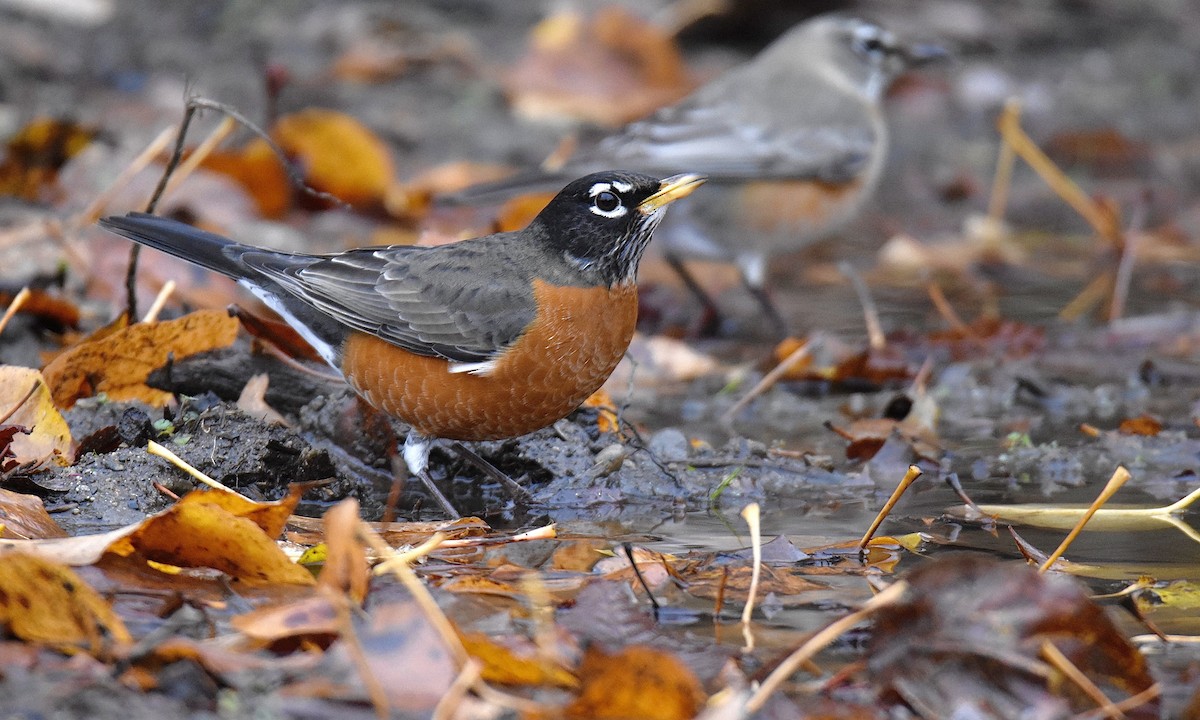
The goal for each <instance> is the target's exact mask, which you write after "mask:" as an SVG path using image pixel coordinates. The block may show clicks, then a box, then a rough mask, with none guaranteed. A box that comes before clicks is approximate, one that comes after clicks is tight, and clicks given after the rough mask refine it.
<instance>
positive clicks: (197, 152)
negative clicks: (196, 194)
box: [159, 117, 237, 202]
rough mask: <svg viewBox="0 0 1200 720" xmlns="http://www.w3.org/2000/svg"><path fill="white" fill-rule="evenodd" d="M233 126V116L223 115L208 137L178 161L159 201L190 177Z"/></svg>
mask: <svg viewBox="0 0 1200 720" xmlns="http://www.w3.org/2000/svg"><path fill="white" fill-rule="evenodd" d="M235 127H237V123H236V121H235V120H234V119H233V118H231V117H225V118H224V119H222V120H221V122H220V123H219V124H218V125H217V126H216V127H215V128H213V131H212V132H210V133H209V134H208V137H206V138H204V139H203V140H201V141H200V144H199V145H197V146H196V147H195V148H194V149H193V150H192V152H191V153H190V154H189V155H188V156H187V159H186V160H183V161H182V162H180V163H179V167H178V169H176V171H175V172H174V173H172V174H171V177H170V178H169V179H168V180H167V184H166V185H165V186H164V187H163V191H162V195H161V196H160V197H159V202H162V198H165V197H167V196H168V195H170V194H171V193H172V192H174V191H175V190H176V189H177V188H178V187H179V186H180V185H181V184H182V183H183V181H184V180H187V179H188V178H189V177H191V175H192V173H194V172H196V169H197V168H199V167H200V164H201V163H203V162H204V161H205V160H207V159H208V156H209V155H212V152H213V150H216V149H217V146H218V145H220V144H221V143H222V142H224V141H225V138H227V137H229V135H230V133H232V132H233V129H234V128H235Z"/></svg>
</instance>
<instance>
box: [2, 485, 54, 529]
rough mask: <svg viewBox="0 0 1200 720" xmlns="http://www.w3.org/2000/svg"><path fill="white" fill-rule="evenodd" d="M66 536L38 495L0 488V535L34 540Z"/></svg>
mask: <svg viewBox="0 0 1200 720" xmlns="http://www.w3.org/2000/svg"><path fill="white" fill-rule="evenodd" d="M66 536H67V534H66V533H65V532H63V529H62V528H60V527H59V526H58V523H56V522H54V520H53V519H52V518H51V517H50V515H49V513H47V512H46V506H45V505H44V504H43V503H42V499H41V498H40V497H37V496H35V495H22V494H21V493H15V492H13V491H11V490H4V489H0V537H3V538H21V539H24V540H36V539H42V538H61V537H66Z"/></svg>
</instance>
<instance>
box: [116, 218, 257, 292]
mask: <svg viewBox="0 0 1200 720" xmlns="http://www.w3.org/2000/svg"><path fill="white" fill-rule="evenodd" d="M100 226H101V227H103V228H105V229H107V230H111V231H112V232H114V233H116V234H118V235H121V236H123V237H127V238H129V239H130V240H132V241H134V242H135V243H138V244H140V245H145V246H146V247H151V248H154V249H155V250H161V251H163V252H165V253H168V254H170V255H174V256H175V257H178V258H183V259H184V260H187V261H189V262H193V263H196V264H197V265H201V266H203V267H206V268H208V269H209V270H213V271H216V272H219V273H221V274H222V275H228V276H229V277H231V278H234V279H239V278H242V277H245V276H246V275H247V273H248V272H250V268H248V267H246V265H245V264H243V263H242V262H240V258H241V256H242V254H243V253H245V252H246V251H248V250H258V249H257V248H252V247H250V246H248V245H241V244H239V243H236V242H234V241H232V240H230V239H228V238H223V237H221V236H220V235H214V234H212V233H210V232H205V231H203V230H199V229H197V228H194V227H192V226H191V225H187V224H185V223H181V222H179V221H178V220H172V219H171V218H165V217H161V216H159V215H147V214H145V213H129V214H128V215H126V216H124V217H117V216H110V217H106V218H101V219H100Z"/></svg>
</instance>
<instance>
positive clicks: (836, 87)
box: [453, 16, 946, 334]
mask: <svg viewBox="0 0 1200 720" xmlns="http://www.w3.org/2000/svg"><path fill="white" fill-rule="evenodd" d="M945 54H946V53H945V51H943V50H942V49H941V48H939V47H936V46H933V45H924V44H906V43H902V42H900V41H899V40H898V39H897V38H896V37H895V36H894V35H892V33H890V32H888V31H887V30H885V29H883V28H881V27H879V26H878V25H875V24H873V23H870V22H867V21H865V20H860V19H857V18H848V17H842V16H823V17H819V18H816V19H814V20H810V21H809V22H806V23H803V24H801V25H799V26H797V27H795V28H793V29H792V30H790V31H788V32H787V33H786V34H785V35H783V36H782V37H781V38H779V39H778V40H776V41H775V42H774V43H773V44H771V45H770V46H769V47H767V48H766V49H765V50H763V51H762V52H761V53H760V54H759V55H758V56H757V57H755V58H754V59H753V60H752V61H750V62H749V63H747V64H745V65H742V66H740V67H738V68H735V69H734V70H731V71H730V72H728V73H726V74H724V75H722V76H721V77H720V78H718V79H717V80H715V81H713V82H712V83H709V84H708V85H706V86H704V87H702V88H700V89H699V90H698V91H696V92H695V93H693V94H692V95H690V96H689V97H687V98H685V99H684V100H682V101H680V102H679V103H678V104H676V105H672V106H669V107H666V108H663V109H661V110H659V111H658V112H656V113H654V114H653V115H651V116H650V117H648V118H646V119H644V120H640V121H637V122H634V123H631V124H629V125H627V126H625V127H624V128H623V129H621V130H620V131H618V132H616V133H615V134H613V135H610V136H608V137H606V138H604V139H603V140H602V141H600V142H599V143H598V144H596V145H595V146H593V147H592V148H590V149H588V150H585V151H582V152H579V153H577V154H576V155H574V156H572V157H571V158H569V159H567V160H566V161H565V163H563V164H562V165H561V167H556V168H552V169H546V168H544V169H543V170H542V171H538V172H535V173H530V174H524V175H518V176H516V177H514V178H510V179H509V180H501V181H499V182H496V183H489V184H486V185H479V186H476V187H475V188H469V189H467V190H466V191H463V192H462V193H460V194H459V195H457V196H455V197H454V198H453V199H454V200H459V201H465V202H486V201H490V200H494V199H498V198H500V197H506V196H510V195H513V194H516V193H518V192H522V191H530V190H532V189H534V188H540V187H542V186H544V185H545V184H546V183H547V181H550V180H553V179H556V178H560V177H562V176H563V175H575V174H577V173H579V172H586V171H587V169H589V168H593V167H596V166H605V167H622V168H628V169H631V170H636V171H638V172H648V173H651V174H670V173H673V172H681V171H683V170H684V169H687V170H688V171H695V172H699V173H703V174H704V175H706V176H708V178H709V187H707V188H706V189H705V191H704V193H703V197H697V198H695V199H694V201H692V202H687V203H681V204H680V206H679V207H678V208H676V210H674V211H672V217H671V218H670V220H669V221H668V222H667V223H666V224H665V225H664V226H663V230H662V232H661V233H660V238H661V239H660V243H661V244H663V245H664V246H665V254H666V258H667V260H668V262H670V263H671V265H672V266H673V267H674V268H675V269H676V270H677V271H678V272H679V274H680V277H681V278H683V280H684V282H685V283H686V284H687V285H688V287H689V288H690V289H691V290H692V291H693V292H694V293H695V294H696V295H697V296H698V297H699V298H700V299H701V301H702V302H704V303H705V306H706V309H707V311H708V313H709V315H710V317H712V318H714V321H715V319H716V318H717V317H719V316H718V314H717V312H716V306H715V304H714V303H713V302H712V300H711V299H710V298H708V296H707V294H706V293H704V292H703V290H702V289H701V287H700V286H699V284H698V283H697V282H696V281H695V280H694V278H692V276H691V274H690V273H688V272H687V270H686V268H685V266H684V265H683V262H682V260H683V258H687V257H699V258H705V259H712V260H719V261H725V262H733V263H734V264H736V266H737V268H738V269H739V271H740V273H741V276H742V280H743V282H744V284H745V286H746V287H747V289H749V291H750V292H751V293H753V295H754V297H755V298H756V299H757V301H758V302H759V303H760V304H761V306H762V308H763V310H764V311H765V312H766V313H767V315H768V317H769V318H770V319H771V321H772V322H773V323H774V325H775V327H776V329H777V330H778V331H779V332H780V333H781V334H782V333H785V332H786V323H785V322H784V320H783V318H782V316H781V315H780V313H779V311H778V310H777V309H776V307H775V305H774V303H772V302H771V300H770V297H769V296H768V294H767V292H766V289H765V283H766V275H767V260H768V258H769V257H770V256H772V255H775V254H779V253H783V252H788V251H793V250H797V249H799V248H801V247H804V246H806V245H808V244H811V243H813V242H815V241H817V240H820V239H822V238H824V237H826V236H828V235H829V234H831V233H832V232H834V231H836V230H837V229H838V228H839V227H840V226H841V225H842V224H843V223H845V222H846V221H847V220H849V219H851V218H852V217H853V216H854V215H855V214H856V213H857V212H858V210H859V209H860V208H861V206H862V205H863V203H864V202H865V201H866V200H867V198H869V197H870V195H871V193H872V192H873V191H874V188H875V185H876V183H877V182H878V180H879V176H880V171H881V169H882V167H883V163H884V159H885V158H886V156H887V124H886V122H885V119H884V116H883V109H882V100H883V95H884V92H885V91H886V90H887V88H888V86H889V85H890V84H891V82H892V81H893V80H894V79H895V78H896V77H897V76H898V75H900V74H901V73H902V72H904V71H905V70H907V69H909V68H911V67H914V66H916V65H918V64H921V63H924V62H927V61H930V60H933V59H936V58H941V57H944V56H945Z"/></svg>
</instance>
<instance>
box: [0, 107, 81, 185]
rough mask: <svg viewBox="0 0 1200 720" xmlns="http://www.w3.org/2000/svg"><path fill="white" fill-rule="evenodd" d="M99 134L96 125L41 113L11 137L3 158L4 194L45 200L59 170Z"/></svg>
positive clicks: (1, 180)
mask: <svg viewBox="0 0 1200 720" xmlns="http://www.w3.org/2000/svg"><path fill="white" fill-rule="evenodd" d="M95 137H96V130H95V128H91V127H87V126H84V125H79V124H77V123H74V122H71V121H68V120H59V119H56V118H47V117H41V118H37V119H35V120H32V121H31V122H30V123H29V124H27V125H26V126H25V127H23V128H21V129H20V130H19V131H18V132H17V134H16V135H13V136H12V137H11V138H9V139H8V142H7V143H6V148H5V150H6V152H5V155H4V160H3V161H0V195H11V196H13V197H17V198H20V199H22V200H28V201H30V202H35V201H40V200H45V199H47V198H46V195H47V191H48V190H49V189H50V188H52V187H53V186H54V183H55V181H56V180H57V179H58V171H59V170H60V169H61V168H62V166H63V165H65V164H66V162H67V160H70V159H71V158H72V157H74V156H75V155H76V154H78V153H79V151H81V150H83V149H84V148H86V147H87V146H88V145H89V144H91V142H92V140H93V139H94V138H95Z"/></svg>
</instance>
